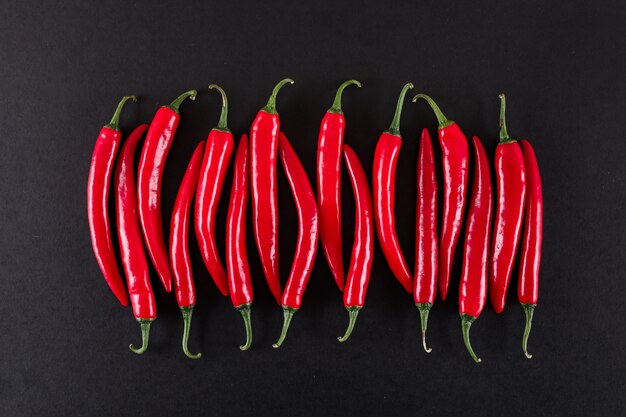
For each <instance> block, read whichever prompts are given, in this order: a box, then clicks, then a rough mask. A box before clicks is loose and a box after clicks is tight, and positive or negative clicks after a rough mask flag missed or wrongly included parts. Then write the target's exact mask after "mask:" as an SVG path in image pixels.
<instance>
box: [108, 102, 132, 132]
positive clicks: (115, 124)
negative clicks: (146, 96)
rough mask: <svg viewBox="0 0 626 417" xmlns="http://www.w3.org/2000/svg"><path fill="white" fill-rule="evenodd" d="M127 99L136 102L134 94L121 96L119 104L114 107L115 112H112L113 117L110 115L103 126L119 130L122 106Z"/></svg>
mask: <svg viewBox="0 0 626 417" xmlns="http://www.w3.org/2000/svg"><path fill="white" fill-rule="evenodd" d="M128 100H132V101H133V102H136V101H137V97H136V96H124V97H122V99H121V100H120V102H119V104H118V105H117V108H116V109H115V113H113V117H111V121H110V122H109V124H108V125H106V126H105V127H108V128H109V129H113V130H120V114H121V113H122V108H124V104H126V102H127V101H128Z"/></svg>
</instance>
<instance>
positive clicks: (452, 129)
mask: <svg viewBox="0 0 626 417" xmlns="http://www.w3.org/2000/svg"><path fill="white" fill-rule="evenodd" d="M420 98H423V99H424V100H426V101H427V102H428V104H429V105H430V107H431V108H432V109H433V111H434V112H435V117H437V122H438V123H439V129H438V133H439V144H440V145H441V151H442V165H443V218H442V219H441V234H440V238H439V272H438V273H439V279H438V281H439V295H440V297H441V299H442V300H445V299H446V296H447V295H448V287H449V286H450V273H451V270H452V261H453V260H454V251H455V249H456V245H457V243H458V240H459V235H460V234H461V226H462V224H463V210H464V209H465V192H466V188H467V175H468V173H467V161H468V158H469V150H468V147H467V139H466V138H465V135H464V134H463V132H461V129H460V128H459V125H457V124H456V123H455V122H453V121H452V120H448V119H447V118H446V116H444V115H443V113H442V112H441V110H440V109H439V106H437V104H436V103H435V101H434V100H433V99H432V98H430V97H429V96H427V95H426V94H418V95H416V96H415V97H413V101H414V102H415V101H417V100H418V99H420Z"/></svg>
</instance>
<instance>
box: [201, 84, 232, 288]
mask: <svg viewBox="0 0 626 417" xmlns="http://www.w3.org/2000/svg"><path fill="white" fill-rule="evenodd" d="M209 88H210V89H213V88H215V89H217V90H218V91H219V92H220V93H221V94H222V113H221V115H220V120H219V122H218V125H217V127H216V128H214V129H212V130H211V132H210V133H209V137H208V138H207V141H206V150H205V151H204V159H203V161H202V168H200V180H199V181H198V190H197V191H196V205H195V209H194V226H195V230H196V238H197V239H198V243H199V244H200V252H201V253H202V259H204V264H205V265H206V267H207V269H208V270H209V273H210V274H211V277H212V278H213V281H214V282H215V285H217V288H218V289H219V290H220V291H221V293H222V294H224V295H228V280H227V278H226V271H225V270H224V266H223V265H222V261H220V256H219V254H218V251H217V244H216V242H215V218H216V216H217V208H218V205H219V202H220V196H221V195H222V187H223V186H224V177H225V176H226V171H228V165H229V164H230V159H231V157H232V155H233V150H234V148H235V141H234V140H233V134H232V133H231V131H230V130H228V126H227V119H228V99H227V98H226V93H225V92H224V90H222V88H221V87H220V86H218V85H216V84H211V85H210V86H209Z"/></svg>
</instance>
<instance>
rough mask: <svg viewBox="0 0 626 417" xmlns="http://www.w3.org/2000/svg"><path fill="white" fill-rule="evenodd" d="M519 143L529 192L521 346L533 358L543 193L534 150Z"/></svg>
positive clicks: (519, 288) (520, 292)
mask: <svg viewBox="0 0 626 417" xmlns="http://www.w3.org/2000/svg"><path fill="white" fill-rule="evenodd" d="M520 143H521V144H522V154H523V155H524V168H525V170H526V186H527V187H528V188H527V191H528V192H527V194H526V214H525V216H526V217H525V220H524V236H523V240H522V254H521V255H520V256H521V258H520V264H519V280H518V282H517V283H518V284H517V285H518V286H517V298H518V299H519V302H520V303H521V304H522V308H523V309H524V313H525V315H526V326H525V328H524V338H523V339H522V348H523V349H524V354H525V355H526V357H527V358H528V359H530V358H532V355H530V354H529V353H528V336H530V328H531V326H532V323H533V313H534V311H535V307H537V298H538V296H539V264H540V263H541V241H542V239H543V193H542V190H541V175H540V174H539V166H538V164H537V158H536V157H535V151H534V150H533V147H532V146H531V145H530V143H529V142H528V141H527V140H522V141H520Z"/></svg>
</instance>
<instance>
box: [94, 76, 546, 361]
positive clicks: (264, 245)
mask: <svg viewBox="0 0 626 417" xmlns="http://www.w3.org/2000/svg"><path fill="white" fill-rule="evenodd" d="M288 83H293V80H291V79H288V78H287V79H284V80H282V81H281V82H279V83H278V84H277V85H276V86H275V87H274V90H273V91H272V94H271V95H270V98H269V100H268V102H267V104H266V105H265V107H263V108H262V109H261V110H260V111H259V112H258V114H257V116H256V118H255V119H254V121H253V123H252V126H251V129H250V140H249V141H248V136H247V135H245V134H244V135H242V137H241V140H240V141H239V145H238V146H237V150H236V153H235V159H234V173H233V182H232V189H231V194H230V202H229V206H228V213H227V222H226V266H225V267H224V265H223V264H222V262H221V260H220V256H219V253H218V249H217V242H216V238H215V235H216V214H217V207H218V204H219V200H220V196H221V193H222V188H223V183H224V178H225V176H226V172H227V170H228V167H229V165H230V161H231V158H232V155H233V152H234V151H235V144H234V138H233V135H232V133H231V131H230V130H229V129H228V127H227V117H228V101H227V97H226V93H225V92H224V90H223V89H222V88H220V87H219V86H217V85H214V84H213V85H210V86H209V88H210V89H216V90H218V91H219V92H220V93H221V95H222V110H221V115H220V119H219V122H218V125H217V127H215V128H214V129H212V130H211V132H210V133H209V135H208V138H207V140H206V141H201V142H200V143H199V144H198V145H197V147H196V149H195V151H194V153H193V155H192V157H191V160H190V161H189V164H188V166H187V169H186V172H185V175H184V177H183V180H182V182H181V185H180V188H179V191H178V195H177V197H176V201H175V204H174V210H173V213H172V218H171V222H170V241H169V248H168V247H167V245H166V243H165V239H164V234H163V223H162V216H161V183H162V177H163V170H164V166H165V162H166V158H167V154H168V151H169V149H170V146H171V144H172V141H173V139H174V136H175V132H176V128H177V125H178V122H179V120H180V113H179V108H180V106H181V104H182V103H183V102H184V101H185V100H186V99H187V98H189V99H192V100H193V99H195V97H196V94H197V92H196V91H195V90H190V91H187V92H185V93H183V94H182V95H180V96H179V97H178V98H176V99H175V100H174V101H173V102H172V103H171V104H169V105H167V106H163V107H161V108H160V109H159V110H158V111H157V113H156V115H155V117H154V119H153V121H152V123H151V124H150V126H148V125H146V124H143V125H140V126H138V127H137V128H135V130H133V131H132V133H131V134H130V135H129V136H128V138H127V139H126V140H125V142H124V144H123V146H122V148H121V151H120V156H119V158H117V162H115V159H116V154H117V151H118V148H119V146H120V142H121V133H120V130H119V117H120V113H121V111H122V107H123V106H124V104H125V103H126V101H128V100H129V99H132V100H133V101H135V100H136V98H135V97H134V96H126V97H124V98H123V99H122V100H121V102H120V103H119V105H118V107H117V109H116V111H115V113H114V115H113V118H112V119H111V122H110V123H109V124H107V125H106V126H104V127H103V128H102V130H101V132H100V136H99V137H98V140H97V142H96V146H95V149H94V152H93V156H92V161H91V170H90V174H89V182H88V217H89V225H90V230H91V238H92V245H93V249H94V253H95V255H96V259H97V260H98V264H99V266H100V269H101V270H102V273H103V274H104V277H105V279H106V281H107V283H108V284H109V286H110V288H111V290H112V291H113V293H114V294H115V295H116V296H117V298H118V300H119V301H120V303H122V305H128V295H130V302H131V304H132V307H133V313H134V316H135V318H136V319H137V321H138V322H139V323H140V325H141V331H142V346H141V347H140V348H136V347H135V346H133V345H130V348H131V349H132V350H133V351H134V352H135V353H143V352H145V351H146V349H147V347H148V341H149V330H150V324H151V323H152V321H154V319H155V318H156V305H155V301H154V294H153V290H152V287H151V284H150V279H149V272H148V271H149V270H148V260H147V257H146V255H145V250H144V243H145V247H146V248H147V250H148V253H149V254H150V258H151V260H152V263H153V265H154V267H155V270H156V272H157V274H158V276H159V279H160V281H161V283H162V285H163V286H164V288H165V290H166V291H167V292H170V291H171V289H172V282H173V283H174V291H175V294H176V300H177V303H178V306H179V307H180V309H181V312H182V315H183V319H184V332H183V341H182V349H183V351H184V353H185V354H186V355H187V356H189V357H190V358H199V357H200V354H192V353H190V352H189V350H188V347H187V344H188V337H189V329H190V324H191V317H192V312H193V307H194V305H195V289H194V281H193V274H192V268H191V262H190V259H189V252H188V251H189V242H188V240H189V227H190V226H189V221H190V215H191V214H190V212H191V205H192V202H193V201H194V197H195V205H194V210H193V224H194V230H195V234H196V238H197V241H198V244H199V247H200V251H201V254H202V257H203V260H204V262H205V265H206V267H207V269H208V271H209V273H210V275H211V277H212V278H213V281H214V282H215V284H216V286H217V287H218V289H219V290H220V292H221V293H222V294H223V295H225V296H226V295H229V294H230V297H231V300H232V303H233V305H234V306H235V308H236V309H237V310H238V311H239V312H240V313H241V315H242V317H243V320H244V323H245V329H246V343H245V344H244V345H242V346H241V347H240V348H241V349H242V350H246V349H248V348H249V347H250V346H251V343H252V327H251V319H250V307H251V304H252V301H253V291H252V283H251V278H250V270H249V266H248V258H247V253H246V242H245V241H246V216H247V206H248V199H249V191H251V200H252V216H253V222H252V223H253V226H254V230H253V232H254V236H255V240H256V246H257V249H258V252H259V256H260V259H261V264H262V267H263V272H264V274H265V277H266V280H267V283H268V285H269V288H270V291H271V293H272V294H273V296H274V297H275V299H276V301H277V302H278V303H279V304H280V305H281V306H282V308H283V313H284V323H283V328H282V331H281V334H280V337H279V339H278V341H277V342H276V343H275V344H274V345H273V346H274V347H279V346H280V345H281V344H282V343H283V341H284V340H285V336H286V334H287V330H288V328H289V325H290V322H291V319H292V317H293V315H294V313H295V312H296V311H297V310H298V309H299V308H300V306H301V304H302V296H303V293H304V291H305V289H306V285H307V282H308V279H309V276H310V274H311V270H312V267H313V261H314V259H315V255H316V250H317V240H318V232H319V237H320V240H321V243H322V248H323V251H324V255H325V257H326V259H327V261H328V264H329V266H330V269H331V271H332V274H333V276H334V279H335V281H336V283H337V285H338V287H339V289H340V290H341V291H343V293H344V305H345V307H346V309H347V311H348V314H349V323H348V328H347V330H346V333H345V335H344V336H342V337H340V338H338V339H339V341H341V342H344V341H346V340H348V338H349V337H350V334H351V333H352V330H353V328H354V325H355V322H356V319H357V316H358V313H359V311H360V310H361V308H362V307H363V305H364V301H365V294H366V291H367V286H368V283H369V276H370V270H371V264H372V258H373V241H374V238H373V235H374V228H376V231H377V236H378V241H379V243H380V246H381V249H382V252H383V254H384V256H385V258H386V260H387V263H388V264H389V267H390V269H391V271H392V273H393V275H394V276H395V277H396V278H397V280H398V281H399V282H400V284H401V285H402V286H403V287H404V289H405V290H406V291H407V292H408V293H413V296H414V301H415V304H416V306H417V308H418V310H419V313H420V317H421V329H422V340H423V346H424V349H425V350H426V351H427V352H430V351H431V349H429V348H428V347H427V345H426V329H427V323H428V314H429V311H430V309H431V307H432V305H433V303H434V302H435V296H436V293H437V288H438V289H439V295H440V297H441V299H442V300H445V298H446V295H447V292H448V288H449V283H450V274H451V266H452V260H453V259H454V252H455V249H456V246H457V242H458V240H459V238H460V234H461V228H462V224H463V218H464V215H465V206H466V197H467V196H466V188H467V183H468V175H469V173H468V162H469V149H468V142H467V139H466V137H465V136H464V134H463V133H462V131H461V129H460V128H459V126H458V125H457V124H456V123H455V122H453V121H451V120H449V119H447V118H446V117H445V116H444V115H443V113H442V112H441V110H440V109H439V107H438V106H437V104H436V103H435V102H434V101H433V100H432V98H430V97H429V96H427V95H425V94H418V95H416V96H415V97H414V98H413V101H417V100H418V99H420V98H422V99H424V100H426V101H427V103H428V104H429V105H430V106H431V108H432V109H433V111H434V113H435V116H436V118H437V121H438V123H439V129H438V133H439V142H440V145H441V149H442V168H443V213H442V218H441V228H440V233H439V234H438V233H437V232H438V222H439V220H438V213H437V207H438V192H439V190H438V186H437V180H436V177H437V176H436V172H435V171H436V168H435V161H434V154H433V146H432V143H431V139H430V137H429V134H428V131H427V130H426V129H424V130H423V131H422V135H421V140H420V149H419V154H418V161H417V188H418V190H417V191H418V192H417V195H418V198H417V208H416V247H415V251H416V258H415V271H414V273H413V275H412V274H411V273H410V271H409V268H408V266H407V263H406V261H405V259H404V256H403V253H402V250H401V248H400V245H399V243H398V238H397V236H396V231H395V214H394V203H395V171H396V163H397V159H398V155H399V151H400V147H401V143H402V140H401V134H400V117H401V113H402V107H403V103H404V99H405V96H406V94H407V92H408V90H409V89H411V88H413V85H412V84H411V83H407V84H405V85H404V87H403V88H402V90H401V92H400V96H399V98H398V102H397V105H396V110H395V113H394V116H393V119H392V122H391V125H390V127H389V129H387V130H386V131H384V132H383V133H382V134H381V136H380V139H379V141H378V144H377V146H376V151H375V156H374V164H373V194H371V193H370V190H369V185H368V181H367V176H366V174H365V171H364V170H363V167H362V165H361V163H360V161H359V159H358V157H357V156H356V154H355V153H354V151H353V150H352V149H351V148H350V147H349V146H348V145H346V144H344V143H343V142H344V140H343V139H344V132H345V125H346V121H345V117H344V115H343V111H342V109H341V98H342V94H343V91H344V89H345V88H346V87H348V86H350V85H357V86H359V87H360V86H361V84H360V83H359V82H358V81H356V80H349V81H346V82H344V83H343V84H341V85H340V86H339V88H338V90H337V93H336V95H335V99H334V101H333V104H332V106H331V108H330V109H328V111H327V112H326V114H325V115H324V118H323V119H322V122H321V127H320V133H319V142H318V154H317V199H316V198H315V195H314V193H313V190H312V187H311V185H310V183H309V180H308V178H307V175H306V173H305V171H304V168H303V167H302V165H301V163H300V161H299V159H298V156H297V155H296V153H295V152H294V150H293V148H292V147H291V145H290V144H289V141H288V139H287V137H286V136H285V135H284V134H283V132H281V131H280V119H279V115H278V112H277V110H276V97H277V94H278V92H279V90H280V89H281V88H282V87H283V86H284V85H286V84H288ZM500 100H501V109H500V142H499V144H498V146H497V148H496V156H495V166H496V195H497V200H496V213H495V222H493V223H494V224H493V230H492V217H493V214H494V213H493V191H492V180H491V173H490V167H489V161H488V158H487V155H486V153H485V150H484V148H483V146H482V144H481V142H480V140H479V139H478V138H477V137H476V136H474V137H473V138H472V145H473V150H474V179H473V188H472V193H471V196H470V202H469V211H468V213H467V218H466V221H465V247H464V253H463V267H462V275H461V281H460V289H459V312H460V316H461V325H462V334H463V339H464V343H465V345H466V347H467V349H468V351H469V353H470V354H471V356H472V357H473V358H474V360H476V361H477V362H480V359H479V358H478V357H477V356H476V355H475V354H474V351H473V349H472V347H471V344H470V340H469V330H470V326H471V325H472V323H473V322H474V320H476V318H477V317H478V316H479V315H480V313H481V312H482V310H483V308H484V305H485V303H486V298H487V292H488V291H489V294H490V298H491V302H492V305H493V307H494V310H495V311H496V312H498V313H500V312H501V311H502V310H503V309H504V305H505V300H506V294H507V290H508V286H509V282H510V278H511V275H512V269H513V264H514V261H515V257H516V253H517V251H518V250H517V247H518V243H519V241H520V235H521V233H522V222H523V221H525V225H524V232H523V237H521V240H522V250H521V255H520V263H519V265H520V266H519V280H518V298H519V301H520V303H521V304H522V307H523V310H524V312H525V314H526V326H525V331H524V336H523V350H524V353H525V354H526V356H527V357H529V358H530V357H531V355H529V354H528V350H527V341H528V337H529V334H530V329H531V324H532V317H533V312H534V308H535V306H536V304H537V297H538V280H539V263H540V256H541V241H542V218H543V200H542V192H541V180H540V176H539V169H538V166H537V161H536V158H535V154H534V151H533V149H532V147H531V145H530V143H529V142H528V141H524V140H523V141H520V142H519V143H518V141H516V140H514V139H511V138H510V137H509V136H508V132H507V129H506V123H505V98H504V95H500ZM146 132H147V133H146ZM144 134H145V136H146V138H145V141H144V144H143V148H142V151H141V159H140V162H139V167H138V172H137V173H138V175H137V181H136V184H135V172H134V166H133V161H134V157H135V151H136V148H137V146H138V143H139V141H140V140H141V138H142V137H143V136H144ZM520 143H521V147H520ZM342 154H343V159H344V162H345V165H346V168H347V171H348V174H349V177H350V181H351V184H352V189H353V193H354V198H355V201H356V210H355V219H356V221H355V230H354V243H353V247H352V255H351V260H350V265H349V268H348V273H347V276H344V275H345V273H344V267H343V259H342V233H341V231H342V224H341V223H342V214H341V198H340V196H341V181H340V178H341V175H340V174H341V159H342ZM278 155H280V159H281V163H282V167H283V169H284V171H285V174H286V177H287V180H288V182H289V185H290V188H291V191H292V194H293V198H294V201H295V205H296V209H297V212H298V220H299V221H298V228H299V229H298V240H297V245H296V250H295V255H294V260H293V263H292V268H291V272H290V274H289V279H288V281H287V284H286V286H285V288H284V290H282V291H281V285H280V278H279V277H280V274H279V270H278V265H279V262H278V260H279V258H278V210H277V188H276V165H277V156H278ZM112 175H113V180H114V190H115V203H116V220H117V232H118V233H117V234H118V237H119V244H120V252H121V255H122V256H121V257H122V264H123V267H124V273H125V275H126V281H127V285H128V291H127V290H126V288H125V286H124V283H123V282H122V278H121V274H120V272H119V270H118V267H117V260H116V255H115V253H114V250H113V242H112V240H113V237H112V236H113V233H112V230H111V225H110V220H109V215H108V209H107V206H108V196H109V188H110V181H111V176H112ZM524 219H525V220H524ZM374 224H375V226H374ZM490 238H491V239H492V242H490ZM168 249H169V250H168Z"/></svg>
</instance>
